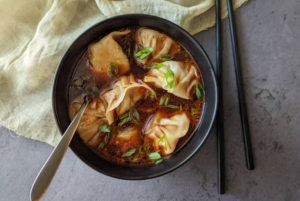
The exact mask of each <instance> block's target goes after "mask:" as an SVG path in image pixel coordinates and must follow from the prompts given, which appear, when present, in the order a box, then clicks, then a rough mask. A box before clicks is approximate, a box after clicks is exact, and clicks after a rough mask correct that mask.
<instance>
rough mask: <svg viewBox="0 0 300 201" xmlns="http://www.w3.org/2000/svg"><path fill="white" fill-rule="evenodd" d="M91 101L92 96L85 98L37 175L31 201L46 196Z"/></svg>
mask: <svg viewBox="0 0 300 201" xmlns="http://www.w3.org/2000/svg"><path fill="white" fill-rule="evenodd" d="M90 101H91V97H90V96H85V97H84V102H83V104H82V105H81V107H80V109H79V111H78V113H77V114H76V116H75V118H74V119H73V121H72V122H71V124H70V125H69V127H68V128H67V130H66V131H65V133H64V135H63V137H62V138H61V140H60V142H59V143H58V145H57V146H56V147H55V148H54V150H53V151H52V153H51V155H50V156H49V158H48V159H47V161H46V162H45V164H44V166H43V167H42V169H41V171H40V172H39V174H38V175H37V177H36V178H35V180H34V183H33V185H32V187H31V190H30V200H31V201H38V200H40V199H41V197H42V196H43V195H44V194H45V192H46V191H47V189H48V187H49V185H50V183H51V181H52V179H53V177H54V175H55V173H56V170H57V169H58V167H59V164H60V162H61V160H62V158H63V157H64V155H65V153H66V151H67V149H68V146H69V144H70V142H71V140H72V138H73V136H74V133H75V132H76V129H77V127H78V125H79V122H80V119H81V117H82V115H83V113H84V111H85V109H86V107H87V105H88V103H89V102H90Z"/></svg>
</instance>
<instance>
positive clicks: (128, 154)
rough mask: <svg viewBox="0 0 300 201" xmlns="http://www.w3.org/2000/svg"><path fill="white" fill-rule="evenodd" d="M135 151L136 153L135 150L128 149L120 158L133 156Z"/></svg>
mask: <svg viewBox="0 0 300 201" xmlns="http://www.w3.org/2000/svg"><path fill="white" fill-rule="evenodd" d="M135 151H136V149H130V150H129V151H128V152H127V153H125V154H123V156H122V157H129V156H131V155H132V154H134V152H135Z"/></svg>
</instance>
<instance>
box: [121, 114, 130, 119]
mask: <svg viewBox="0 0 300 201" xmlns="http://www.w3.org/2000/svg"><path fill="white" fill-rule="evenodd" d="M126 117H128V113H127V114H123V115H122V116H120V119H121V120H122V119H124V118H126Z"/></svg>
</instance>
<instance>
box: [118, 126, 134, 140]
mask: <svg viewBox="0 0 300 201" xmlns="http://www.w3.org/2000/svg"><path fill="white" fill-rule="evenodd" d="M138 134H139V130H138V129H137V128H136V127H130V128H128V129H126V130H124V131H122V132H121V133H119V134H118V136H117V137H118V138H120V139H122V140H126V141H130V140H131V138H135V137H136V136H137V135H138Z"/></svg>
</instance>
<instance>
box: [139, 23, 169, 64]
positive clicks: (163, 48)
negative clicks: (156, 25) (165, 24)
mask: <svg viewBox="0 0 300 201" xmlns="http://www.w3.org/2000/svg"><path fill="white" fill-rule="evenodd" d="M136 40H137V42H138V43H139V44H141V45H142V46H143V47H144V48H147V47H151V48H153V51H152V53H151V55H150V56H148V57H146V58H145V59H143V60H141V59H139V58H137V57H135V58H136V60H137V61H138V62H139V63H142V64H146V63H149V62H151V60H156V59H159V57H160V56H161V55H163V54H168V53H170V50H171V46H172V45H173V43H174V41H173V39H172V38H170V37H169V36H167V35H166V34H162V33H159V32H158V31H155V30H152V29H146V28H140V29H138V30H137V33H136ZM136 52H138V49H137V46H136V49H135V53H136Z"/></svg>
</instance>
